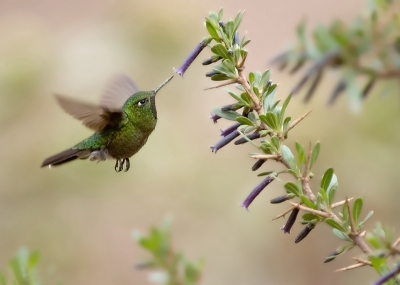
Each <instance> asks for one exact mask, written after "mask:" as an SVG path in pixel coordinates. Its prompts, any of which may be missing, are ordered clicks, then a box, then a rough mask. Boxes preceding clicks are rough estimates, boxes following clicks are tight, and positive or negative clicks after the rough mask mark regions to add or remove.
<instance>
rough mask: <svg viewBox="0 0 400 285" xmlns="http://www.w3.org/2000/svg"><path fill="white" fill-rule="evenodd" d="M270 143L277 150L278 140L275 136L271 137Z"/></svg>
mask: <svg viewBox="0 0 400 285" xmlns="http://www.w3.org/2000/svg"><path fill="white" fill-rule="evenodd" d="M271 145H272V146H273V148H274V149H275V151H276V152H279V149H280V141H279V139H278V138H277V137H276V136H274V137H272V138H271Z"/></svg>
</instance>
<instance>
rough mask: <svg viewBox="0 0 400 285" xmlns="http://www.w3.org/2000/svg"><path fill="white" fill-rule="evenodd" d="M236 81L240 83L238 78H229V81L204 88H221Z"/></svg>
mask: <svg viewBox="0 0 400 285" xmlns="http://www.w3.org/2000/svg"><path fill="white" fill-rule="evenodd" d="M234 83H238V82H237V80H236V79H232V80H228V81H227V82H225V83H222V84H220V85H217V86H213V87H208V88H206V89H204V90H210V89H215V88H219V87H223V86H227V85H231V84H234Z"/></svg>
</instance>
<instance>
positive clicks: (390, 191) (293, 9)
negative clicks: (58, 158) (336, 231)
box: [0, 0, 400, 285]
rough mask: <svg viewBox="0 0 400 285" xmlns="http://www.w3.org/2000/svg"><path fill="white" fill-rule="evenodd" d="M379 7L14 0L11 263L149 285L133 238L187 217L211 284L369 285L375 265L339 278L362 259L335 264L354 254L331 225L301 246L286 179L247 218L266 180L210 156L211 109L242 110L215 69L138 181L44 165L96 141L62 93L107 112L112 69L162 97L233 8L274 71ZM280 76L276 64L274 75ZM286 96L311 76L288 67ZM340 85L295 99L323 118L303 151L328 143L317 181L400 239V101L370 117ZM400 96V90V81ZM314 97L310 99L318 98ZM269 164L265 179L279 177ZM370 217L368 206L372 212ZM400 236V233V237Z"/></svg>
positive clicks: (393, 94)
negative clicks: (211, 19)
mask: <svg viewBox="0 0 400 285" xmlns="http://www.w3.org/2000/svg"><path fill="white" fill-rule="evenodd" d="M365 2H366V1H363V0H356V1H355V0H353V1H344V0H340V1H338V0H336V1H317V0H309V1H289V0H284V1H276V0H270V1H255V0H248V1H223V0H217V1H215V0H214V1H183V0H180V1H179V0H176V1H111V0H102V1H77V0H75V1H66V0H64V1H48V0H41V1H22V0H20V1H7V0H1V1H0V6H1V9H0V38H1V40H0V126H1V133H0V181H1V182H0V268H1V269H4V268H5V266H6V263H7V260H8V259H9V258H10V257H11V256H13V255H14V253H15V252H16V251H17V249H18V248H19V247H20V246H27V247H29V248H30V249H36V250H38V251H40V253H41V255H42V262H41V269H42V271H41V272H42V279H43V280H48V281H49V283H47V284H55V283H56V282H58V281H61V282H62V283H63V284H98V285H103V284H104V285H105V284H147V281H146V280H147V276H148V273H147V272H146V271H137V270H135V269H134V265H135V264H137V263H139V262H142V261H144V260H146V258H147V255H146V253H145V252H143V251H142V250H141V249H140V248H139V247H138V246H137V245H136V244H135V243H134V242H133V240H132V238H131V231H132V230H133V229H139V230H141V231H142V232H147V230H148V229H149V228H150V226H152V225H158V224H160V223H161V221H162V220H163V219H164V217H166V216H172V217H173V238H174V245H175V247H176V248H178V249H179V250H182V251H183V252H184V253H185V254H186V256H187V257H188V258H190V259H193V260H195V259H198V258H205V259H206V264H205V270H204V279H203V282H202V284H221V285H222V284H232V285H248V284H255V285H256V284H369V283H370V282H371V281H373V280H374V279H376V278H377V275H376V274H375V273H374V272H373V271H372V270H371V269H367V268H363V269H360V270H356V271H351V272H346V273H340V274H334V273H332V272H333V270H335V269H337V268H339V267H343V266H346V265H349V264H351V263H352V261H351V259H350V257H351V256H354V255H357V254H359V252H358V251H357V250H354V251H353V252H351V253H350V254H348V255H346V256H345V257H343V258H341V259H340V260H337V261H334V262H332V263H329V264H323V263H322V261H323V260H324V258H325V256H327V255H328V254H329V253H330V252H332V251H333V250H334V249H335V248H336V247H337V246H339V245H340V244H341V242H340V241H339V240H337V239H336V238H334V237H333V236H332V234H331V231H330V229H328V228H327V227H325V226H323V225H321V226H319V227H317V228H316V229H315V230H314V232H313V233H312V234H311V235H310V236H309V237H308V238H307V239H305V240H304V241H303V242H301V243H300V244H297V245H295V244H294V238H295V236H296V234H297V233H298V232H299V231H300V230H301V229H302V227H301V226H300V225H298V224H296V225H295V227H294V229H293V232H294V234H292V235H283V234H282V231H280V230H279V228H280V227H281V226H282V224H283V223H284V221H283V220H280V221H275V222H271V221H270V219H271V218H272V217H273V216H274V215H276V214H278V213H280V212H281V211H283V210H284V209H286V207H287V206H286V205H278V206H273V205H271V204H270V203H269V200H270V199H271V198H273V197H276V196H279V195H282V194H283V187H282V185H281V184H280V183H279V182H274V184H273V185H271V186H270V187H268V189H266V190H265V192H263V193H262V194H261V195H260V197H259V198H258V199H257V200H255V202H254V204H253V205H252V206H251V207H250V212H246V211H245V210H243V209H242V208H240V207H239V204H240V203H241V202H242V201H243V199H244V198H245V197H246V195H247V194H248V193H249V192H250V191H251V190H252V189H253V187H254V186H255V185H256V184H258V183H259V181H260V179H259V178H258V177H256V175H255V173H252V172H251V170H250V168H251V165H252V164H253V163H254V161H252V160H250V159H249V158H248V157H247V153H249V152H252V151H254V149H253V148H252V147H251V146H249V145H246V146H240V147H235V146H233V145H232V146H228V147H226V148H224V149H222V150H220V151H219V152H218V154H216V155H215V154H213V153H211V151H210V149H209V146H210V145H212V144H213V143H215V142H216V141H217V140H219V138H220V137H219V129H220V128H224V127H226V126H227V124H224V123H218V124H217V125H213V124H212V122H211V120H209V118H208V117H209V111H210V110H211V109H212V107H214V106H217V105H222V104H227V103H229V102H231V100H230V97H229V96H228V95H227V94H226V93H225V91H224V90H223V89H221V90H217V91H207V92H204V91H203V89H204V88H206V87H209V86H211V85H212V83H211V82H210V81H208V80H207V78H205V77H204V74H205V73H206V72H207V71H209V68H208V67H203V66H201V64H200V63H201V61H202V60H203V59H205V58H207V56H208V55H209V52H208V51H206V52H204V53H203V54H201V55H200V58H199V59H198V60H197V61H196V62H195V64H194V65H193V66H191V67H190V69H189V71H188V72H187V74H186V75H185V79H184V80H183V79H181V78H179V77H175V78H174V80H173V81H172V82H171V83H170V84H169V85H168V86H166V87H165V88H164V89H163V90H162V91H161V92H160V93H159V97H158V98H157V106H158V112H159V123H158V125H157V128H156V130H155V132H154V134H152V135H151V137H150V139H149V141H148V143H147V145H146V146H145V147H144V148H143V149H142V150H141V151H140V153H138V154H137V155H136V156H135V157H134V158H133V159H132V160H131V164H132V166H131V170H130V171H129V172H128V173H115V172H114V163H113V162H111V161H108V162H103V163H99V164H97V165H96V164H94V163H90V162H87V161H79V162H75V163H71V164H68V165H65V166H63V167H61V168H56V169H52V170H49V169H40V168H39V165H40V163H41V162H42V160H43V159H44V158H45V157H47V156H49V155H52V154H54V153H55V152H58V151H61V150H64V149H65V148H67V147H70V146H72V145H73V144H75V143H77V142H79V141H80V140H82V139H83V138H85V137H87V136H89V135H90V134H91V132H90V131H89V130H87V129H85V128H84V127H83V126H82V125H81V124H80V123H79V122H78V121H76V120H74V119H73V118H71V117H69V116H68V115H67V114H65V113H63V112H62V110H61V109H60V108H59V107H58V106H57V105H56V102H55V100H54V98H53V97H52V92H59V93H63V94H67V95H71V96H75V97H79V98H82V99H85V100H89V101H92V102H96V100H97V98H98V96H99V93H100V92H101V90H102V88H103V86H104V83H105V82H106V80H107V79H108V78H109V77H110V76H111V75H113V74H115V73H118V72H124V73H126V74H128V75H130V76H131V77H132V78H134V80H135V81H136V83H137V84H138V85H139V86H140V87H142V88H143V89H153V88H155V87H156V86H157V85H158V84H159V83H161V82H162V81H163V80H164V79H166V78H167V77H168V76H170V75H171V74H172V68H173V67H178V66H179V65H180V64H181V63H182V61H183V59H184V58H185V57H186V55H187V54H188V53H189V52H190V51H191V50H192V48H193V47H194V46H195V45H196V44H197V43H198V42H199V41H200V40H201V39H202V38H203V36H205V35H206V31H205V28H204V26H203V22H204V17H205V16H206V15H207V14H208V12H209V11H210V10H214V11H217V10H219V8H220V7H225V17H227V18H229V17H234V16H235V15H236V13H237V11H239V10H246V13H245V17H244V20H243V24H242V26H241V29H240V33H241V34H243V33H244V32H247V37H248V38H249V39H251V40H252V42H251V44H250V45H249V46H248V50H249V52H250V54H249V58H248V62H247V66H246V67H247V70H248V71H251V70H252V71H255V70H260V71H263V70H264V69H266V68H270V67H269V66H268V65H267V62H268V59H269V58H271V57H272V56H273V55H274V54H276V53H277V52H279V51H280V50H281V49H282V48H284V47H285V46H287V45H288V44H289V43H290V42H291V40H292V39H293V37H294V27H295V25H296V24H297V23H298V22H299V21H300V20H301V19H303V18H304V17H306V18H307V19H308V23H309V27H315V26H316V25H317V24H318V23H322V24H326V23H329V22H330V21H332V20H333V19H334V18H340V19H343V20H344V21H346V22H349V21H350V19H351V18H352V17H354V16H355V15H357V14H359V13H361V12H362V11H365V6H366V4H365ZM272 68H273V67H272ZM272 79H273V80H274V81H275V82H278V83H280V87H279V90H278V94H279V96H280V97H281V98H284V97H286V96H287V95H288V93H289V90H290V88H292V87H293V85H294V84H295V82H296V80H297V79H298V77H295V78H292V77H289V76H287V75H286V74H285V73H279V72H277V71H274V73H273V77H272ZM333 79H335V74H331V75H330V76H328V78H326V79H325V80H324V83H323V86H321V87H320V88H319V89H318V91H317V92H318V93H317V96H316V98H314V99H313V100H312V102H311V103H310V104H308V105H304V104H303V103H302V100H301V97H296V98H293V100H292V104H291V105H290V108H289V110H288V112H290V113H291V114H292V116H293V117H296V116H299V115H301V114H303V113H304V112H306V111H307V110H309V109H313V112H312V113H311V115H310V116H309V118H308V119H307V120H306V121H305V122H304V123H303V124H301V125H300V126H299V127H297V129H296V130H294V131H293V134H292V136H291V140H290V141H289V146H294V139H296V140H298V141H300V142H301V143H303V144H308V142H309V141H312V142H315V141H317V140H320V141H321V142H322V152H321V155H320V160H319V161H318V164H317V168H316V169H315V177H316V178H318V179H316V181H315V182H314V184H313V186H314V187H317V186H318V183H319V178H320V177H321V175H322V174H323V171H324V170H325V169H327V168H328V167H334V168H335V171H336V173H337V175H338V177H339V185H340V186H339V190H338V198H344V197H346V196H361V197H364V198H365V199H366V202H365V208H366V209H367V210H368V211H369V210H370V209H374V210H375V216H374V218H373V219H372V220H371V222H370V223H369V224H368V226H367V228H371V227H373V225H374V223H376V222H377V221H378V220H381V221H384V223H385V224H389V225H391V226H393V227H395V228H397V229H399V228H400V223H399V221H398V201H399V198H398V197H399V194H398V191H399V190H400V189H399V186H398V185H399V183H398V177H399V173H400V171H399V166H398V159H399V158H400V151H399V144H400V124H399V110H400V107H399V106H400V104H399V92H398V89H389V90H388V92H387V93H386V96H384V97H380V93H382V91H383V85H379V86H377V88H376V89H375V92H373V94H371V98H370V99H369V100H368V101H367V102H366V104H365V105H364V107H363V110H362V112H361V113H359V114H355V113H353V112H352V111H351V110H350V108H349V105H348V104H347V102H346V100H345V98H344V97H343V98H341V99H340V100H339V101H338V103H337V104H336V105H335V106H333V107H331V108H328V107H327V106H326V104H325V103H326V101H327V95H328V94H329V91H330V88H332V86H333ZM393 87H397V88H398V86H396V85H393ZM303 95H304V94H303ZM273 166H274V164H273V163H271V164H267V165H266V166H265V167H264V169H265V170H268V169H273ZM366 212H367V211H366V210H364V214H365V213H366ZM398 232H400V231H398Z"/></svg>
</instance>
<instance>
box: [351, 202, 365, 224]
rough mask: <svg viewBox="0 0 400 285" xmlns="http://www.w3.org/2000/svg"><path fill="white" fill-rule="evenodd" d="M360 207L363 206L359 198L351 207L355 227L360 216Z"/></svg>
mask: <svg viewBox="0 0 400 285" xmlns="http://www.w3.org/2000/svg"><path fill="white" fill-rule="evenodd" d="M362 206H363V200H362V199H361V198H358V199H357V200H356V201H355V202H354V205H353V219H354V223H355V224H356V225H358V220H359V218H360V215H361V210H362Z"/></svg>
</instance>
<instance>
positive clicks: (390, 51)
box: [271, 0, 400, 104]
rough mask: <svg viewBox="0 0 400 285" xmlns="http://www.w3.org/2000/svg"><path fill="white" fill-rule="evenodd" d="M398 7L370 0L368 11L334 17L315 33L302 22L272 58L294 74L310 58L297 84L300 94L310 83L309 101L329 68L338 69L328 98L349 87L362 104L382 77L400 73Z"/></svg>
mask: <svg viewBox="0 0 400 285" xmlns="http://www.w3.org/2000/svg"><path fill="white" fill-rule="evenodd" d="M399 7H400V1H399V0H369V1H368V13H367V15H364V16H360V17H358V18H356V19H355V20H354V21H353V22H352V23H351V24H346V23H345V22H343V21H341V20H335V21H333V22H332V24H330V25H329V26H327V27H326V26H322V25H319V26H317V28H316V29H315V30H314V31H313V33H312V35H311V37H308V36H307V34H306V28H305V21H303V22H301V23H300V24H299V25H298V27H297V40H296V42H295V43H294V44H293V45H292V47H291V48H290V49H289V50H286V51H284V52H282V53H281V54H280V55H278V56H277V57H276V58H274V59H273V60H272V61H271V63H274V64H278V65H279V68H280V69H281V70H283V69H288V70H289V73H290V74H294V73H296V72H298V71H299V70H301V69H302V68H303V67H305V66H307V64H308V63H309V65H310V66H309V67H308V68H307V69H306V70H305V71H304V72H303V75H302V77H301V79H300V80H299V82H298V83H297V84H296V85H295V87H294V88H293V93H297V92H299V91H300V90H301V89H302V88H303V87H304V86H305V85H306V83H307V82H310V84H309V87H308V90H307V91H306V95H305V98H304V100H305V101H308V100H309V99H311V97H312V96H313V94H314V93H315V91H316V89H317V86H318V85H319V84H320V82H321V79H322V78H323V76H324V74H325V73H326V71H327V70H329V69H331V70H332V69H333V70H338V71H339V72H337V74H338V75H339V78H338V80H337V83H336V86H335V87H334V89H333V90H332V92H331V94H330V97H329V103H330V104H333V103H334V102H335V101H336V99H337V98H338V97H339V96H340V95H341V94H343V93H345V92H346V93H347V94H348V95H349V98H350V100H351V101H352V102H355V103H356V104H360V103H361V102H362V100H364V99H365V98H366V97H367V96H368V94H369V93H370V91H371V90H372V88H373V86H375V84H376V82H377V81H378V80H384V79H389V78H398V76H399V75H400V53H399V51H400V48H399V46H400V44H399V43H400V37H399V34H400V17H399V16H400V15H399V11H400V9H399ZM358 78H360V81H361V82H362V83H361V84H359V83H357V79H358Z"/></svg>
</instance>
